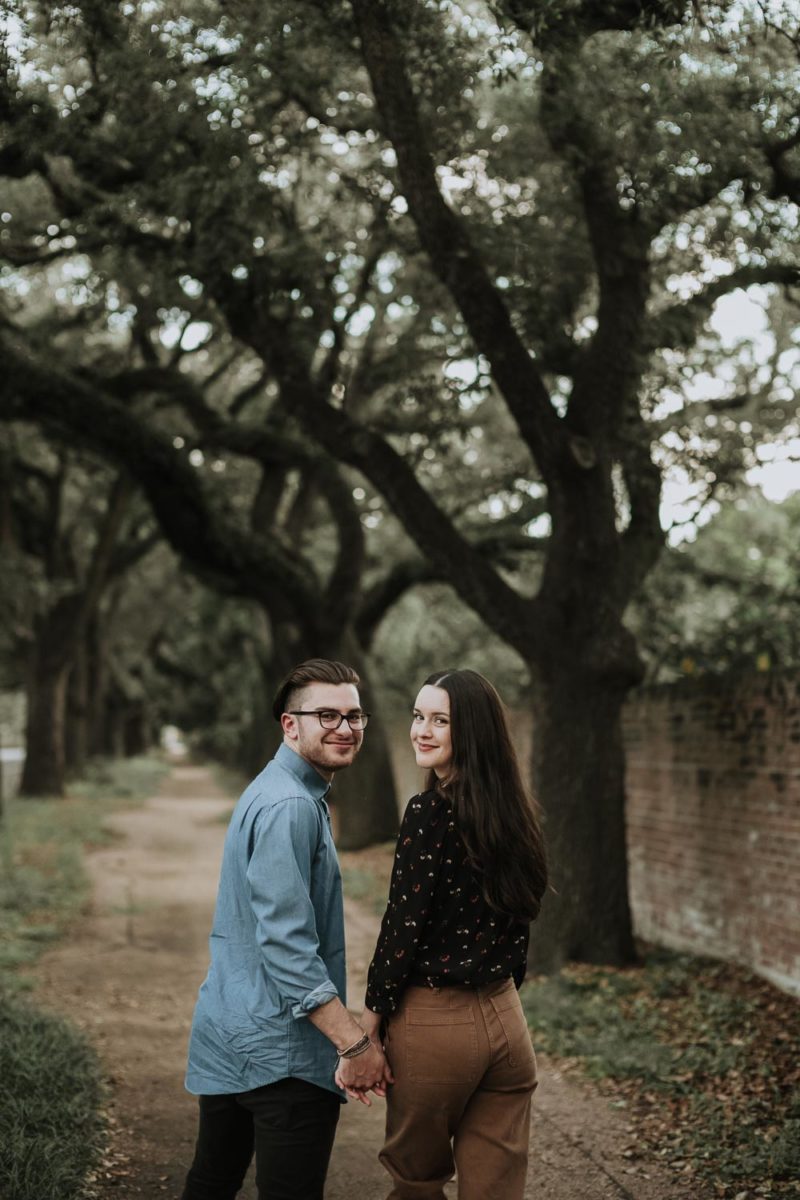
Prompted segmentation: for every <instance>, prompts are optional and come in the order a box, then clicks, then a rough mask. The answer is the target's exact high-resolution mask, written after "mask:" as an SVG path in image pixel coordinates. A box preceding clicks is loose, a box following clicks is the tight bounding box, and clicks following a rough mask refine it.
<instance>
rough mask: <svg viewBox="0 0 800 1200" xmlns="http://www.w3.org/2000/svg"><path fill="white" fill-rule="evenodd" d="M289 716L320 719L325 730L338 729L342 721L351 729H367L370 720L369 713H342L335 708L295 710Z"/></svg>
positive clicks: (290, 711) (291, 710)
mask: <svg viewBox="0 0 800 1200" xmlns="http://www.w3.org/2000/svg"><path fill="white" fill-rule="evenodd" d="M289 714H290V716H292V717H318V718H319V723H320V725H321V726H322V728H323V729H338V728H339V727H340V726H341V724H342V721H347V724H348V725H349V726H350V728H351V729H366V727H367V721H368V720H369V713H368V712H349V713H340V712H337V711H336V709H335V708H311V709H301V708H293V709H290V710H289Z"/></svg>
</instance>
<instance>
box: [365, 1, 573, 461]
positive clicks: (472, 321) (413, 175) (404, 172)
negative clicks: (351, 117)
mask: <svg viewBox="0 0 800 1200" xmlns="http://www.w3.org/2000/svg"><path fill="white" fill-rule="evenodd" d="M352 6H353V12H354V14H355V17H356V23H357V26H358V31H359V36H360V38H361V44H362V49H363V54H364V60H365V62H366V65H367V69H368V71H369V74H370V78H371V80H372V87H373V90H374V93H375V98H376V100H377V104H378V108H379V111H380V113H381V116H382V119H383V123H384V126H385V129H386V133H387V135H388V137H389V139H390V140H391V142H392V144H393V146H394V149H395V153H396V154H397V164H398V172H399V175H400V180H401V184H402V187H403V192H404V194H405V197H406V199H407V201H408V205H409V209H410V211H411V214H412V216H413V218H414V221H415V223H416V226H417V230H418V232H419V237H420V241H421V242H422V244H423V246H424V248H425V250H426V251H427V253H428V255H429V258H430V261H431V264H432V266H433V268H434V270H435V271H436V273H437V275H438V276H439V277H440V279H441V280H442V281H443V283H444V284H445V285H446V287H447V288H448V289H449V290H450V292H451V294H452V296H453V298H454V300H455V302H456V304H457V305H458V307H459V308H460V310H461V312H462V314H463V316H464V319H465V321H466V323H467V327H468V328H469V331H470V334H471V335H472V338H473V341H474V342H475V345H476V347H477V349H478V351H479V352H480V353H482V354H484V355H485V356H486V358H487V359H488V361H489V362H490V363H491V366H492V373H493V376H494V378H495V381H496V383H497V386H498V387H499V389H500V391H501V392H502V393H503V396H504V397H505V400H506V403H507V404H508V407H509V410H510V411H511V413H512V415H513V417H514V420H515V421H516V423H517V427H518V428H519V431H520V434H521V435H522V438H523V440H524V441H525V443H526V444H527V446H528V448H529V449H530V451H531V454H532V455H533V457H534V458H535V460H536V462H537V465H538V467H539V470H540V472H541V474H542V477H543V478H544V479H545V480H546V481H548V480H550V479H551V478H552V476H553V474H554V470H555V464H556V461H557V459H558V457H559V455H560V453H561V451H562V449H563V439H562V436H561V430H560V422H559V418H558V416H557V414H556V412H555V410H554V408H553V406H552V404H551V401H550V396H549V393H548V391H547V388H546V387H545V385H544V382H543V380H542V378H541V375H540V374H539V371H538V369H537V367H536V365H535V363H534V361H533V359H532V358H531V356H530V354H529V353H528V351H527V349H526V348H525V346H524V345H523V344H522V342H521V341H520V339H519V337H518V335H517V333H516V331H515V329H514V327H513V325H512V323H511V318H510V316H509V313H508V310H507V309H506V306H505V304H504V302H503V300H502V298H501V296H500V293H499V292H498V290H497V288H495V287H494V285H493V284H492V283H491V281H490V279H489V276H488V274H487V272H486V268H485V267H484V264H483V262H482V260H481V258H480V256H479V254H478V252H477V251H476V249H475V247H474V246H473V244H472V242H471V240H470V238H469V235H468V233H467V231H466V228H465V227H464V225H463V224H462V222H461V221H460V219H459V218H458V216H457V215H456V214H455V213H454V212H453V210H452V209H451V208H449V207H448V205H447V204H446V203H445V201H444V198H443V196H442V194H441V192H440V190H439V186H438V183H437V180H436V174H435V170H434V164H433V159H432V157H431V153H430V150H429V148H428V139H427V136H426V134H425V131H424V129H423V126H422V122H421V120H420V115H419V108H418V104H417V99H416V97H415V95H414V92H413V89H412V87H411V82H410V80H409V77H408V73H407V71H406V68H405V54H404V50H403V45H402V42H401V40H400V38H399V37H398V35H397V33H396V32H395V29H394V24H393V19H392V11H391V5H390V4H389V3H388V2H387V0H352Z"/></svg>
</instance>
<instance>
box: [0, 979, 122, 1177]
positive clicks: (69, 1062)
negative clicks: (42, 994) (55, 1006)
mask: <svg viewBox="0 0 800 1200" xmlns="http://www.w3.org/2000/svg"><path fill="white" fill-rule="evenodd" d="M0 1079H2V1081H3V1082H2V1093H1V1094H0V1195H2V1196H3V1197H4V1200H73V1198H76V1200H77V1197H79V1196H81V1195H82V1194H83V1192H84V1187H85V1183H86V1180H87V1178H88V1176H89V1175H90V1173H91V1172H92V1170H93V1169H94V1168H95V1167H96V1165H97V1163H98V1161H99V1159H100V1155H101V1153H102V1148H103V1142H104V1122H103V1118H102V1116H101V1112H102V1104H103V1086H102V1082H101V1073H100V1068H99V1064H98V1062H97V1058H96V1056H95V1054H94V1052H93V1050H92V1049H91V1047H90V1046H89V1045H88V1043H87V1041H86V1039H85V1038H84V1037H83V1036H82V1035H81V1034H80V1033H78V1032H77V1030H75V1029H74V1028H73V1027H72V1026H70V1025H69V1024H67V1022H66V1021H63V1020H61V1019H60V1018H57V1017H51V1016H46V1015H44V1014H43V1013H40V1012H37V1011H36V1010H35V1009H33V1008H31V1006H30V1005H29V1004H26V1003H24V1002H21V1001H20V1000H19V999H16V998H15V999H12V998H9V997H7V996H5V997H3V996H0Z"/></svg>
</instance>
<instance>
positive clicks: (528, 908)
mask: <svg viewBox="0 0 800 1200" xmlns="http://www.w3.org/2000/svg"><path fill="white" fill-rule="evenodd" d="M425 684H428V685H430V686H431V687H439V688H442V689H443V690H444V691H445V692H447V694H448V696H449V697H450V736H451V739H452V746H453V761H452V766H451V769H450V771H449V773H448V775H447V777H446V778H445V779H442V780H437V778H436V775H435V774H434V772H433V771H431V772H430V773H429V775H428V778H427V781H426V782H427V786H428V788H429V789H433V788H436V789H437V790H438V791H440V792H441V793H442V794H443V795H445V796H446V797H447V799H448V800H449V801H450V803H451V805H452V808H453V817H454V820H455V824H456V828H457V829H458V832H459V833H460V835H461V838H462V840H463V842H464V846H465V847H466V850H467V854H468V855H469V857H470V860H471V861H472V863H473V865H474V867H475V868H476V870H477V871H478V872H479V874H480V877H481V882H482V887H483V894H484V897H485V898H486V901H487V903H488V904H489V905H490V906H491V907H492V908H493V909H495V910H496V911H497V912H500V913H503V914H504V915H505V916H509V917H514V918H516V919H517V920H521V921H533V920H534V919H535V918H536V917H537V916H538V915H539V909H540V907H541V900H542V896H543V895H544V892H545V888H546V887H547V858H546V855H545V848H544V838H543V836H542V830H541V827H540V825H539V821H538V819H537V816H536V811H535V808H534V804H533V800H532V799H531V797H530V795H529V794H528V791H527V790H526V788H525V785H524V784H523V782H522V776H521V773H520V769H519V763H518V761H517V755H516V751H515V750H514V745H513V743H512V741H511V734H510V733H509V729H508V720H507V717H506V710H505V706H504V705H503V702H502V700H501V699H500V697H499V696H498V694H497V692H496V691H495V689H494V688H493V687H492V685H491V683H489V680H488V679H484V677H483V675H479V674H478V672H477V671H470V670H452V671H439V672H436V673H435V674H433V675H431V676H429V677H428V678H427V679H426V680H425ZM425 684H423V686H425Z"/></svg>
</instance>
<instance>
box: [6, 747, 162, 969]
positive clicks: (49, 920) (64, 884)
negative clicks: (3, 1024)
mask: <svg viewBox="0 0 800 1200" xmlns="http://www.w3.org/2000/svg"><path fill="white" fill-rule="evenodd" d="M164 770H165V767H164V765H163V764H162V763H160V762H158V761H157V760H154V759H150V758H131V759H124V760H120V761H106V760H102V761H100V762H97V763H93V764H92V765H91V767H90V768H89V769H88V770H87V772H86V774H85V775H84V776H82V778H81V779H79V780H76V781H75V782H74V783H73V784H72V785H71V786H70V788H69V791H68V795H67V796H66V797H65V798H59V799H52V800H50V799H45V800H32V799H24V798H17V799H16V800H12V801H7V802H6V806H5V812H4V816H3V819H2V821H0V989H2V990H4V991H6V992H9V991H20V990H23V989H24V988H26V987H27V986H29V983H30V981H29V980H28V979H27V978H26V976H25V974H24V972H22V971H21V970H20V968H24V967H25V966H28V965H30V964H32V963H34V962H35V961H36V959H37V958H38V957H39V955H40V954H41V953H42V951H43V949H44V948H45V947H46V946H47V945H48V944H49V943H50V942H52V941H53V940H54V939H55V938H57V937H58V936H59V935H60V934H61V933H62V932H63V930H64V929H65V927H66V926H67V924H68V923H69V921H71V920H72V919H73V918H74V917H75V916H76V915H77V914H78V913H79V912H80V910H81V908H82V906H83V904H84V903H85V900H86V895H87V881H86V875H85V872H84V869H83V852H84V849H85V848H86V847H87V846H99V845H104V844H107V843H108V842H109V841H110V840H112V839H113V836H114V835H113V834H112V833H110V832H109V830H108V828H107V827H106V825H105V821H106V818H107V817H108V815H109V814H110V813H111V812H113V811H114V810H115V809H119V808H123V807H128V806H130V804H131V803H133V802H135V801H136V800H139V799H143V798H144V797H145V796H147V795H150V794H152V792H153V790H154V789H155V787H156V785H157V783H158V781H159V779H160V778H161V776H162V775H163V773H164Z"/></svg>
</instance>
